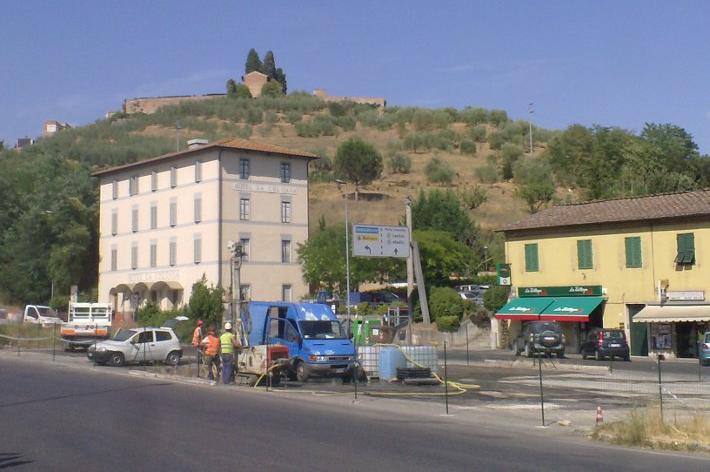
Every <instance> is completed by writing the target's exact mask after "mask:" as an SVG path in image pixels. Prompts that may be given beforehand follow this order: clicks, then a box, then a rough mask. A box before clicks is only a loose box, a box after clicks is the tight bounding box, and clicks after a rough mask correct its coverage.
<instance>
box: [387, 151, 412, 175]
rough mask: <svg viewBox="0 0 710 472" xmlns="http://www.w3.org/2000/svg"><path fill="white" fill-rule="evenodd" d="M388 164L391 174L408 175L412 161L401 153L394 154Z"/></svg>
mask: <svg viewBox="0 0 710 472" xmlns="http://www.w3.org/2000/svg"><path fill="white" fill-rule="evenodd" d="M388 163H389V167H390V171H392V173H393V174H409V171H410V170H411V169H412V159H410V157H409V156H408V155H406V154H404V153H403V152H397V153H394V154H393V155H392V156H390V158H389V162H388Z"/></svg>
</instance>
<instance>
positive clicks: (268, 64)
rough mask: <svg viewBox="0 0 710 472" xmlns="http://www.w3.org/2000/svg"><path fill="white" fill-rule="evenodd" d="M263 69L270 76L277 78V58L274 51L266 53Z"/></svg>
mask: <svg viewBox="0 0 710 472" xmlns="http://www.w3.org/2000/svg"><path fill="white" fill-rule="evenodd" d="M261 71H262V72H263V73H264V74H266V75H267V76H268V77H269V78H271V79H276V60H275V59H274V53H273V52H271V51H266V54H264V64H263V68H262V70H261ZM277 80H278V79H277Z"/></svg>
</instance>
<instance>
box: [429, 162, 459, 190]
mask: <svg viewBox="0 0 710 472" xmlns="http://www.w3.org/2000/svg"><path fill="white" fill-rule="evenodd" d="M424 173H425V174H426V176H427V179H429V182H434V183H439V184H450V183H451V182H452V181H453V180H454V169H453V167H451V164H449V163H448V162H445V161H442V160H441V159H439V158H438V157H432V158H431V160H430V161H429V162H427V165H426V167H424Z"/></svg>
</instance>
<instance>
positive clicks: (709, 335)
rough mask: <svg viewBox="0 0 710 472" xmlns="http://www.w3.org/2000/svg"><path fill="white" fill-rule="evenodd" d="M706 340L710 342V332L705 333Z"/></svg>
mask: <svg viewBox="0 0 710 472" xmlns="http://www.w3.org/2000/svg"><path fill="white" fill-rule="evenodd" d="M705 342H706V343H710V333H705Z"/></svg>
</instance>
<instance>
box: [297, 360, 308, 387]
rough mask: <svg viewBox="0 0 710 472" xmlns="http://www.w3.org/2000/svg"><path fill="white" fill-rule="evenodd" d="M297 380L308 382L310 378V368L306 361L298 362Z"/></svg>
mask: <svg viewBox="0 0 710 472" xmlns="http://www.w3.org/2000/svg"><path fill="white" fill-rule="evenodd" d="M296 380H298V381H299V382H306V381H307V380H308V368H307V367H306V364H305V362H299V363H298V364H296Z"/></svg>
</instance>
